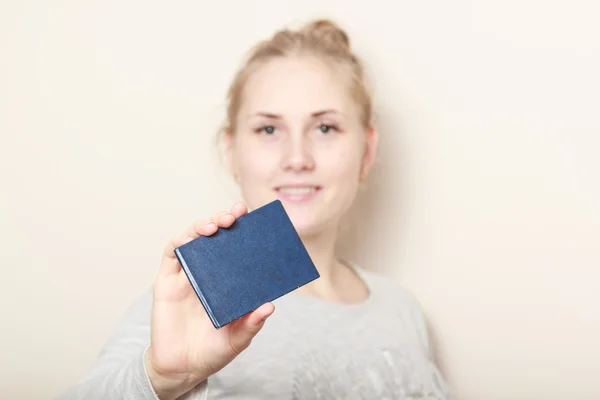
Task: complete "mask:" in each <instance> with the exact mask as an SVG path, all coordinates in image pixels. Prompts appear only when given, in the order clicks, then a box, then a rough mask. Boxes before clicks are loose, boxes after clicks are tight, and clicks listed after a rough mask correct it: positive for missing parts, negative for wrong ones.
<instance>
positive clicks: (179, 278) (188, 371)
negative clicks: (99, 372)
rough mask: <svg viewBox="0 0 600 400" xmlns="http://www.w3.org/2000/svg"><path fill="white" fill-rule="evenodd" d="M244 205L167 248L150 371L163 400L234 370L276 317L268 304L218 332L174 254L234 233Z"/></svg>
mask: <svg viewBox="0 0 600 400" xmlns="http://www.w3.org/2000/svg"><path fill="white" fill-rule="evenodd" d="M247 212H248V209H247V208H246V206H245V205H244V204H242V203H238V204H236V205H234V206H233V207H232V209H231V210H230V212H226V213H218V214H216V215H214V216H213V217H212V218H211V220H210V221H207V222H196V223H194V224H193V225H192V226H191V227H190V228H189V229H188V230H187V232H186V233H185V235H183V236H181V237H176V238H174V239H173V240H172V241H171V242H170V243H169V244H168V245H167V247H166V248H165V250H164V254H163V258H162V263H161V266H160V269H159V272H158V276H157V278H156V281H155V284H154V298H153V305H152V320H151V341H150V347H149V348H148V351H147V353H146V360H145V362H146V369H147V371H148V376H149V378H150V381H151V382H152V386H153V388H154V390H155V391H156V393H157V394H158V396H159V397H160V399H161V400H166V399H176V398H177V397H179V396H181V395H183V394H184V393H186V392H188V391H190V390H191V389H193V388H194V386H196V385H198V384H199V383H201V382H202V381H204V380H205V379H207V378H208V377H209V376H210V375H212V374H214V373H215V372H217V371H219V370H220V369H222V368H223V367H224V366H226V365H227V364H229V363H230V362H231V361H232V360H233V359H234V358H235V357H236V356H237V355H238V354H240V353H241V352H242V351H243V350H245V349H246V348H247V347H248V346H249V345H250V342H251V341H252V339H253V338H254V336H255V335H256V334H257V333H258V332H259V331H260V329H261V328H262V326H263V324H264V321H265V320H266V318H267V317H269V316H270V315H271V314H272V313H273V311H274V309H275V308H274V306H273V304H272V303H266V304H263V305H262V306H261V307H259V308H258V309H256V310H254V311H253V312H250V313H248V314H246V315H245V316H243V317H241V318H239V319H237V320H235V321H233V322H231V323H229V324H227V325H225V326H224V327H222V328H220V329H218V330H217V329H215V327H214V326H213V324H212V322H211V321H210V318H209V317H208V315H207V314H206V311H205V310H204V307H203V306H202V303H200V300H198V297H197V296H196V293H195V292H194V289H193V288H192V286H191V285H190V283H189V280H188V278H187V276H186V275H185V272H184V271H183V270H182V268H181V265H180V264H179V261H178V260H177V257H176V256H175V253H174V249H175V248H176V247H179V246H181V245H183V244H184V243H187V242H189V241H190V240H192V239H195V238H197V237H199V236H210V235H212V234H214V233H215V232H217V229H218V228H228V227H230V226H231V224H233V222H234V221H235V219H236V218H239V217H241V216H242V215H244V214H246V213H247Z"/></svg>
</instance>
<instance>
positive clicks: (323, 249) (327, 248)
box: [299, 229, 341, 296]
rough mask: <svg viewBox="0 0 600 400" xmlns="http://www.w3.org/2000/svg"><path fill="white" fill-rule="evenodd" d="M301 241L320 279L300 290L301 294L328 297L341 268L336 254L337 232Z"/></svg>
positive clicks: (323, 233) (333, 231)
mask: <svg viewBox="0 0 600 400" xmlns="http://www.w3.org/2000/svg"><path fill="white" fill-rule="evenodd" d="M301 239H302V243H303V244H304V247H306V250H307V251H308V254H309V255H310V258H311V259H312V261H313V263H314V264H315V267H316V268H317V271H319V275H320V278H319V279H317V280H315V281H313V282H311V283H309V284H308V285H305V286H304V287H302V288H300V289H299V292H305V293H306V294H313V295H318V296H323V295H327V294H328V293H330V292H332V291H333V288H334V286H335V280H336V274H337V273H338V272H339V270H340V267H341V264H340V263H339V262H338V261H337V258H336V254H335V248H336V241H337V239H338V233H337V230H336V229H331V230H327V231H324V232H320V233H319V234H314V235H302V236H301Z"/></svg>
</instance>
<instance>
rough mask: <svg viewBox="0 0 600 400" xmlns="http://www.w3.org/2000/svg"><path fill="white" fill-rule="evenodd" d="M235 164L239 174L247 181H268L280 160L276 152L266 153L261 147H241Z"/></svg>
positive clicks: (236, 155)
mask: <svg viewBox="0 0 600 400" xmlns="http://www.w3.org/2000/svg"><path fill="white" fill-rule="evenodd" d="M239 150H241V151H238V152H237V153H236V154H235V156H234V157H235V159H234V163H235V165H236V170H237V173H238V175H239V176H240V177H242V179H244V180H245V181H258V180H265V179H268V178H269V177H270V176H271V175H273V173H274V171H276V167H277V165H278V159H277V157H276V153H275V152H272V151H271V152H269V151H265V150H264V149H263V148H261V147H260V146H252V145H251V144H250V145H246V146H243V147H241V146H240V147H239Z"/></svg>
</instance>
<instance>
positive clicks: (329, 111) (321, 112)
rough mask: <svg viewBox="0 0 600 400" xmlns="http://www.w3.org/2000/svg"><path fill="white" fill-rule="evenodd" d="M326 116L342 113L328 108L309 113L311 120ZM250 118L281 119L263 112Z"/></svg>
mask: <svg viewBox="0 0 600 400" xmlns="http://www.w3.org/2000/svg"><path fill="white" fill-rule="evenodd" d="M326 114H341V115H343V113H342V112H340V111H339V110H336V109H335V108H328V109H325V110H319V111H315V112H313V113H311V114H310V116H311V117H312V118H318V117H322V116H323V115H326ZM252 117H266V118H271V119H281V118H282V116H281V115H279V114H273V113H268V112H263V111H260V112H257V113H255V114H252V115H250V117H249V118H252Z"/></svg>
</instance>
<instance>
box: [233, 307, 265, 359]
mask: <svg viewBox="0 0 600 400" xmlns="http://www.w3.org/2000/svg"><path fill="white" fill-rule="evenodd" d="M274 311H275V306H274V305H273V304H272V303H265V304H263V305H262V306H260V307H258V308H257V309H256V310H254V311H252V312H250V313H248V314H246V315H244V316H243V317H242V318H240V319H239V320H237V321H234V322H233V324H232V325H234V326H232V327H231V328H232V329H233V332H232V335H231V342H230V343H231V347H232V348H233V350H234V351H235V352H236V353H237V354H239V353H240V352H241V351H243V350H244V349H246V348H247V347H248V346H249V345H250V342H251V341H252V339H253V338H254V336H256V334H257V333H258V332H260V330H261V329H262V327H263V325H264V323H265V321H266V319H267V318H268V317H270V316H271V314H273V312H274Z"/></svg>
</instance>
